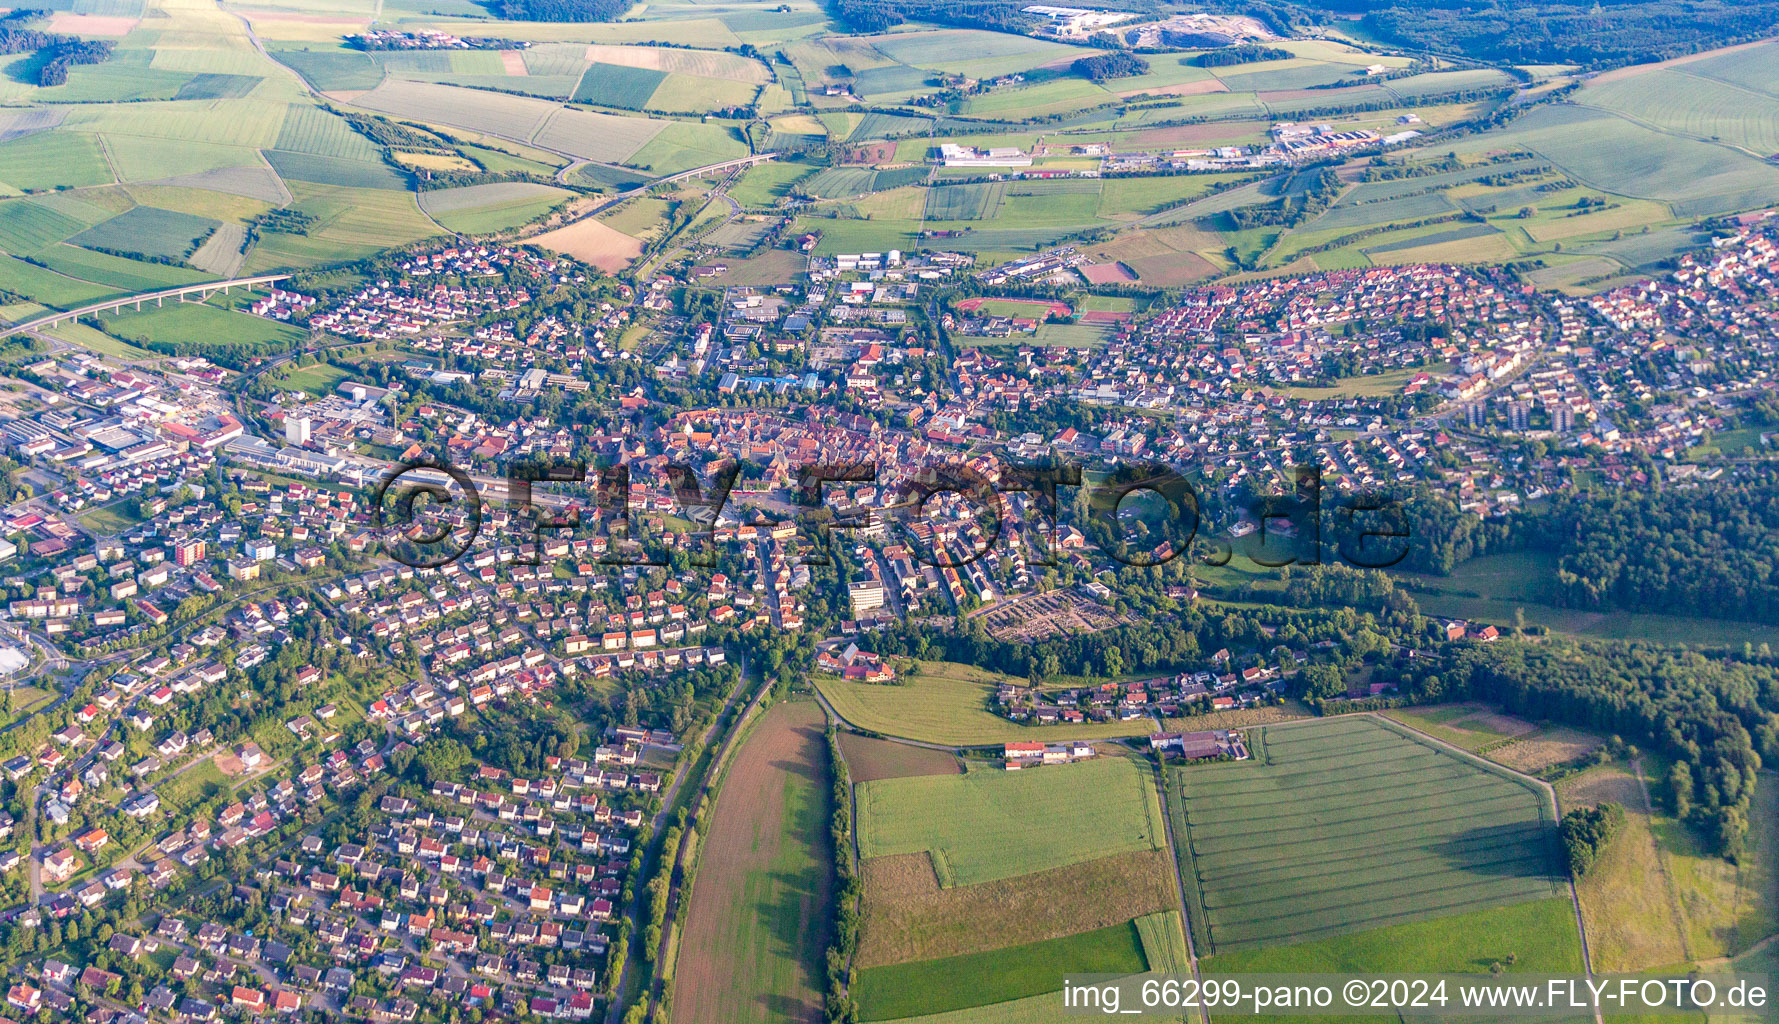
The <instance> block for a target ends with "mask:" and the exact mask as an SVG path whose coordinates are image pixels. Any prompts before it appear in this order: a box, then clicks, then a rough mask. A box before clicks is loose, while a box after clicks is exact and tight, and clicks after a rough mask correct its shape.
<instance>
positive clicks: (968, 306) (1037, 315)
mask: <svg viewBox="0 0 1779 1024" xmlns="http://www.w3.org/2000/svg"><path fill="white" fill-rule="evenodd" d="M957 308H958V309H959V310H960V311H962V312H965V313H974V312H976V311H977V310H981V311H982V312H984V313H986V314H988V315H989V316H1011V317H1027V318H1029V319H1033V320H1042V319H1043V318H1044V317H1047V316H1069V315H1070V314H1072V313H1073V312H1074V310H1072V309H1070V308H1069V305H1068V303H1066V302H1045V301H1044V300H1042V299H998V298H974V299H965V300H963V301H962V302H959V303H958V304H957Z"/></svg>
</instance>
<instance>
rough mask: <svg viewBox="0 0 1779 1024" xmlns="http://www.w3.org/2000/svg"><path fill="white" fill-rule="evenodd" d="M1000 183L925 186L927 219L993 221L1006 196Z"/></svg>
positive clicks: (1003, 186)
mask: <svg viewBox="0 0 1779 1024" xmlns="http://www.w3.org/2000/svg"><path fill="white" fill-rule="evenodd" d="M1006 194H1007V186H1006V184H1004V183H1002V182H998V181H995V182H983V183H972V184H968V185H947V186H945V187H943V188H930V189H927V203H926V217H927V219H928V220H993V219H994V216H995V214H996V212H997V211H999V210H1000V207H1001V200H1002V199H1004V198H1005V197H1006Z"/></svg>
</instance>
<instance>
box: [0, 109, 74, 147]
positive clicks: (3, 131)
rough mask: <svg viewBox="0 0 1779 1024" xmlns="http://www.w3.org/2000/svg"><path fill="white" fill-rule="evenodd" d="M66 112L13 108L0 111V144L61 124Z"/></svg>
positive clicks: (61, 110) (60, 110)
mask: <svg viewBox="0 0 1779 1024" xmlns="http://www.w3.org/2000/svg"><path fill="white" fill-rule="evenodd" d="M67 116H68V112H67V111H66V110H63V109H61V108H59V107H14V108H12V109H9V110H0V142H10V141H12V140H13V139H22V138H24V137H25V136H27V135H34V134H36V133H37V132H42V131H48V130H49V129H51V128H54V127H56V126H57V125H59V124H61V123H62V119H63V118H64V117H67Z"/></svg>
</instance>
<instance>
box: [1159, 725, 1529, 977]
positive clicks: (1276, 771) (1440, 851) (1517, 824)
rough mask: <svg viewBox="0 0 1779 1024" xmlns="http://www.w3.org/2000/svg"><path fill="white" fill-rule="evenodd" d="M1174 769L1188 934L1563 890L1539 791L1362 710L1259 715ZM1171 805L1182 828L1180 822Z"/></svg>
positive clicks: (1434, 908)
mask: <svg viewBox="0 0 1779 1024" xmlns="http://www.w3.org/2000/svg"><path fill="white" fill-rule="evenodd" d="M1256 754H1257V756H1256V758H1255V759H1254V760H1251V761H1247V762H1235V763H1226V764H1214V765H1205V766H1199V767H1193V768H1186V769H1180V770H1177V771H1176V772H1175V779H1174V787H1173V788H1170V797H1173V796H1175V795H1176V794H1177V795H1178V800H1172V799H1170V802H1169V810H1170V813H1174V814H1175V815H1176V816H1177V817H1176V822H1175V824H1176V828H1175V834H1176V837H1177V839H1183V841H1184V842H1185V844H1186V847H1187V849H1185V850H1182V851H1181V853H1182V871H1183V874H1184V875H1185V876H1186V877H1185V879H1184V881H1185V883H1186V889H1187V891H1188V894H1189V895H1191V896H1194V897H1195V902H1199V903H1201V905H1202V907H1203V910H1204V913H1203V914H1202V915H1195V917H1198V918H1202V920H1200V919H1195V920H1194V921H1193V925H1194V932H1195V935H1199V936H1202V939H1203V942H1202V944H1201V947H1200V948H1201V950H1214V951H1217V952H1227V951H1235V950H1242V949H1254V948H1259V947H1265V946H1275V945H1280V944H1289V943H1298V942H1304V941H1309V940H1314V939H1322V938H1327V937H1330V936H1335V935H1343V934H1347V933H1350V932H1358V931H1366V930H1370V929H1375V928H1381V927H1386V926H1389V925H1395V924H1402V923H1406V922H1410V921H1419V920H1424V919H1427V918H1431V917H1437V916H1440V915H1443V914H1455V913H1462V912H1466V911H1471V910H1477V909H1481V908H1484V907H1490V906H1496V905H1500V904H1505V903H1512V902H1517V901H1521V900H1532V899H1539V898H1543V897H1549V896H1555V895H1558V894H1559V893H1560V892H1562V891H1563V886H1562V885H1561V884H1560V875H1561V869H1560V867H1559V866H1558V864H1557V861H1556V859H1555V843H1554V834H1555V833H1554V825H1555V818H1554V815H1553V812H1552V810H1551V807H1550V800H1549V798H1548V796H1546V795H1544V794H1542V793H1541V792H1539V791H1538V790H1536V789H1535V788H1534V787H1533V786H1532V785H1531V784H1530V783H1527V782H1524V781H1522V780H1520V779H1517V778H1513V777H1510V776H1509V775H1508V773H1506V772H1505V771H1503V770H1500V769H1493V768H1491V767H1485V766H1483V765H1482V764H1481V763H1480V762H1475V761H1472V760H1470V759H1467V758H1464V757H1461V756H1460V755H1456V754H1454V753H1451V752H1449V751H1447V750H1444V749H1442V748H1437V747H1435V746H1434V745H1433V744H1431V743H1430V742H1427V741H1422V740H1419V739H1416V738H1412V737H1410V736H1408V735H1407V734H1404V733H1399V732H1397V731H1396V730H1395V729H1393V728H1391V727H1389V726H1388V725H1386V724H1384V723H1383V722H1381V721H1379V720H1376V719H1372V718H1342V719H1338V720H1331V721H1326V722H1317V723H1314V724H1309V725H1302V726H1271V727H1267V728H1265V729H1264V730H1263V733H1262V737H1261V740H1260V741H1259V742H1257V743H1256ZM1182 818H1183V819H1184V824H1185V828H1184V829H1182V828H1180V827H1179V825H1180V824H1181V821H1180V819H1182Z"/></svg>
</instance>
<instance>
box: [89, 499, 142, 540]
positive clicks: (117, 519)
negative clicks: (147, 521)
mask: <svg viewBox="0 0 1779 1024" xmlns="http://www.w3.org/2000/svg"><path fill="white" fill-rule="evenodd" d="M134 503H135V499H130V500H127V501H119V502H114V503H112V504H110V505H102V506H100V507H99V508H95V509H93V510H92V511H90V512H86V513H83V514H82V515H81V517H80V525H82V526H84V527H86V528H87V529H89V530H91V531H93V532H94V533H97V534H101V535H103V534H114V533H122V532H123V531H125V530H127V529H129V528H130V527H132V526H135V525H136V524H137V523H140V522H141V521H142V520H141V519H139V518H137V517H136V516H135V515H134V514H132V513H131V512H130V510H129V506H130V505H132V504H134Z"/></svg>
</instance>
